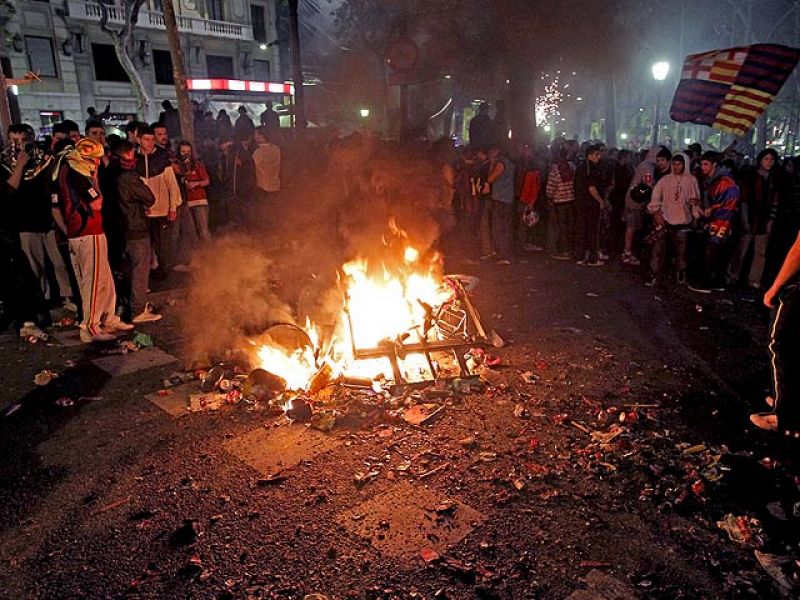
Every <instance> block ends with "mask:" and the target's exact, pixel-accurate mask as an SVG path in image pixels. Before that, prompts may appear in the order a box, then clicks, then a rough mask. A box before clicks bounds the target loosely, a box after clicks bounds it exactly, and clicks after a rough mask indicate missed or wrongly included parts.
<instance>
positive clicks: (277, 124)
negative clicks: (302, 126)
mask: <svg viewBox="0 0 800 600" xmlns="http://www.w3.org/2000/svg"><path fill="white" fill-rule="evenodd" d="M264 106H266V110H265V111H264V112H262V113H261V116H260V117H259V121H260V122H261V126H262V127H266V128H267V133H268V134H270V135H272V136H273V137H274V136H275V134H276V133H277V132H278V131H279V130H280V128H281V120H280V117H279V116H278V113H276V112H275V111H274V110H273V108H272V102H271V101H269V100H267V101H266V102H265V103H264Z"/></svg>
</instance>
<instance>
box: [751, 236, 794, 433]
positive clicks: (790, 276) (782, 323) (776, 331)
mask: <svg viewBox="0 0 800 600" xmlns="http://www.w3.org/2000/svg"><path fill="white" fill-rule="evenodd" d="M798 274H800V234H798V236H797V239H796V240H795V242H794V244H793V245H792V247H791V248H790V249H789V252H788V253H787V255H786V259H785V260H784V262H783V266H782V267H781V269H780V271H779V272H778V275H777V277H776V278H775V281H774V282H773V283H772V285H771V286H770V288H769V290H767V293H766V294H764V304H765V305H766V306H767V307H769V308H771V309H773V311H772V322H771V323H770V328H769V331H770V341H769V351H770V354H771V356H772V387H773V394H774V395H773V396H772V397H768V398H767V404H768V405H770V406H771V407H772V412H771V413H756V414H752V415H750V421H752V423H753V424H754V425H755V426H756V427H759V428H761V429H767V430H772V431H775V430H778V429H780V430H781V431H785V432H787V433H791V434H793V435H794V436H795V437H800V370H798V369H797V357H798V356H800V279H798Z"/></svg>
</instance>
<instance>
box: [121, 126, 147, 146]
mask: <svg viewBox="0 0 800 600" xmlns="http://www.w3.org/2000/svg"><path fill="white" fill-rule="evenodd" d="M142 125H144V123H140V122H139V121H128V122H127V123H126V124H125V139H126V140H127V141H128V142H129V143H131V144H133V145H134V147H135V146H138V145H139V127H141V126H142Z"/></svg>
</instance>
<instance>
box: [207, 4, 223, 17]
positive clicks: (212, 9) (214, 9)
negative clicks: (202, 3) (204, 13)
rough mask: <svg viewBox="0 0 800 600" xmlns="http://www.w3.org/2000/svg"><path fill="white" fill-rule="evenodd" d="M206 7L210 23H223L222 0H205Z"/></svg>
mask: <svg viewBox="0 0 800 600" xmlns="http://www.w3.org/2000/svg"><path fill="white" fill-rule="evenodd" d="M206 5H207V7H208V18H209V19H211V20H212V21H224V20H225V15H224V14H223V12H222V0H206Z"/></svg>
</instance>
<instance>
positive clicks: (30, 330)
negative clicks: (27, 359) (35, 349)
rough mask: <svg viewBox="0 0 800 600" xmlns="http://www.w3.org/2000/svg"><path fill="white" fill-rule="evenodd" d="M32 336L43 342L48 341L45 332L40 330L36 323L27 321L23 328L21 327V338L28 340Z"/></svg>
mask: <svg viewBox="0 0 800 600" xmlns="http://www.w3.org/2000/svg"><path fill="white" fill-rule="evenodd" d="M31 336H33V337H35V338H36V339H39V340H42V341H44V340H46V339H47V337H48V336H47V334H46V333H45V332H44V331H42V330H41V329H39V326H38V325H37V324H36V323H34V322H33V321H25V322H24V323H23V324H22V327H20V330H19V337H21V338H28V337H31Z"/></svg>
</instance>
